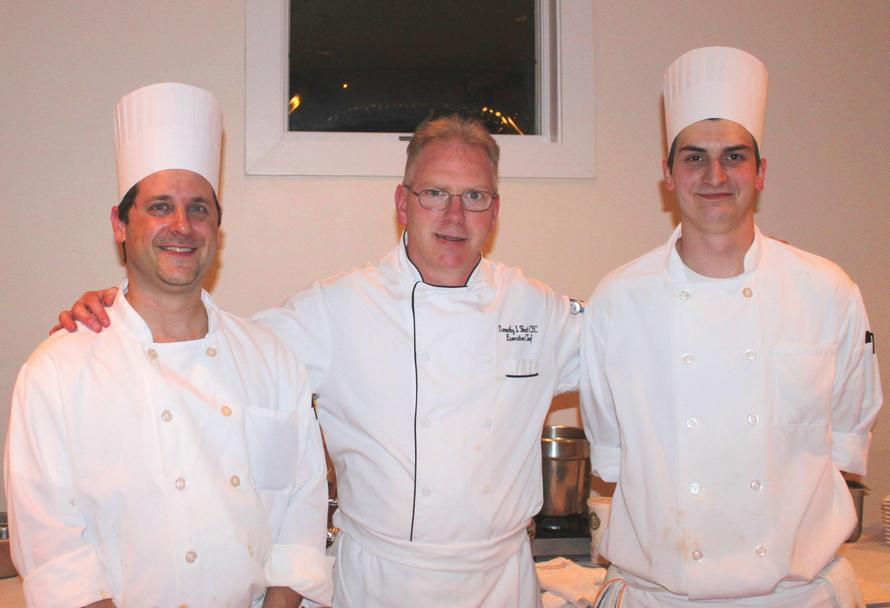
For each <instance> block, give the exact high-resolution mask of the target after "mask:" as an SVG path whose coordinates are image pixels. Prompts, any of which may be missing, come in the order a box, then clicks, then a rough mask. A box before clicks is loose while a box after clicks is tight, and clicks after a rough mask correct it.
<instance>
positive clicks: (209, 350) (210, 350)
mask: <svg viewBox="0 0 890 608" xmlns="http://www.w3.org/2000/svg"><path fill="white" fill-rule="evenodd" d="M204 352H206V353H207V356H208V357H215V356H216V349H215V348H213V347H212V346H208V347H207V350H206V351H204Z"/></svg>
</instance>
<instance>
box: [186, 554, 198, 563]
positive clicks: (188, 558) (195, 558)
mask: <svg viewBox="0 0 890 608" xmlns="http://www.w3.org/2000/svg"><path fill="white" fill-rule="evenodd" d="M185 561H187V562H188V563H190V564H194V563H195V562H196V561H198V554H197V553H195V552H194V551H189V552H188V553H186V554H185Z"/></svg>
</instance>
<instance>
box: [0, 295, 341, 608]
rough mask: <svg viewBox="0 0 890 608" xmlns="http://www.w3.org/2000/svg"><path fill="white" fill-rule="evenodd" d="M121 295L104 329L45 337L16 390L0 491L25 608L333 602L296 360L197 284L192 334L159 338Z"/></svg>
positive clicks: (310, 428) (316, 456) (318, 456)
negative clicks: (199, 302) (198, 306)
mask: <svg viewBox="0 0 890 608" xmlns="http://www.w3.org/2000/svg"><path fill="white" fill-rule="evenodd" d="M125 290H126V283H124V285H123V286H122V287H121V289H120V291H119V292H118V297H117V298H116V300H115V302H114V304H113V306H112V307H111V308H110V309H109V317H110V318H111V326H110V327H109V328H108V329H105V330H104V331H103V332H102V333H101V334H94V333H93V332H90V331H85V330H84V331H79V332H77V333H73V334H67V333H65V332H59V333H57V334H55V335H53V336H52V337H50V338H49V339H48V340H46V341H45V342H44V343H43V344H41V346H40V347H38V349H37V350H36V351H35V352H34V353H33V354H32V355H31V357H30V358H29V359H28V361H27V362H26V363H25V365H24V367H23V368H22V370H21V372H20V374H19V378H18V381H17V383H16V387H15V392H14V395H13V400H12V408H11V416H10V424H9V434H8V437H7V446H6V450H7V452H6V492H7V497H8V499H9V517H10V524H11V529H12V545H11V548H12V556H13V560H14V562H15V565H16V567H17V569H18V571H19V573H20V574H21V575H22V577H23V579H24V593H25V598H26V601H27V602H28V605H29V606H35V607H41V606H47V607H50V606H53V607H55V606H66V607H67V606H82V605H85V604H89V603H91V602H94V601H98V600H100V599H103V598H112V599H113V600H114V602H115V604H116V605H117V606H118V607H119V608H122V607H124V606H138V607H140V608H144V607H147V606H164V607H166V606H180V605H190V606H208V607H209V606H213V607H214V608H215V607H219V606H237V607H239V608H243V607H244V606H250V605H251V604H253V605H254V606H258V605H259V604H260V603H261V601H262V596H263V594H264V592H265V589H266V587H267V586H291V587H293V588H294V589H295V590H296V591H298V592H300V593H302V594H304V595H306V596H308V597H311V598H313V599H317V600H319V601H321V602H325V601H329V598H330V594H331V577H330V564H329V562H328V558H326V557H325V555H324V543H325V540H324V539H325V526H326V524H325V514H326V504H327V489H326V480H325V465H324V456H323V452H322V448H321V436H320V433H319V429H318V423H317V422H316V420H315V418H314V416H313V415H312V410H311V407H310V399H309V396H310V394H309V389H308V383H307V378H306V372H305V369H304V368H303V367H302V365H301V364H300V363H299V362H298V361H297V360H296V359H295V358H294V356H293V354H292V353H291V352H290V351H289V350H288V349H287V348H285V347H284V346H283V345H282V344H281V342H280V341H278V339H277V338H275V336H274V335H273V334H272V333H271V332H269V331H268V330H267V329H265V328H263V327H260V326H258V325H256V324H254V323H251V322H249V321H245V320H243V319H239V318H237V317H235V316H232V315H229V314H227V313H224V312H221V311H219V310H218V309H217V308H216V306H215V305H214V304H213V302H212V300H211V298H210V296H209V295H208V294H207V293H204V294H203V295H202V298H203V303H204V306H205V308H206V310H207V315H208V321H209V331H208V333H207V335H206V336H205V337H203V338H201V339H198V340H192V341H186V342H172V343H155V342H153V340H152V335H151V331H150V330H149V328H148V326H147V325H146V324H145V322H144V321H143V320H142V318H141V317H140V316H139V315H138V314H137V313H136V311H135V310H134V309H133V308H132V307H131V306H130V305H129V303H128V302H127V300H126V298H125V297H123V294H124V292H125Z"/></svg>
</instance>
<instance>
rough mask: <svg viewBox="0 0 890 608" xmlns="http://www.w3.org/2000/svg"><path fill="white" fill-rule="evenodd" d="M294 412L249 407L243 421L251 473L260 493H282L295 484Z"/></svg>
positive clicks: (295, 439)
mask: <svg viewBox="0 0 890 608" xmlns="http://www.w3.org/2000/svg"><path fill="white" fill-rule="evenodd" d="M298 430H299V427H298V423H297V413H296V412H282V411H278V410H271V409H267V408H261V407H248V408H247V412H246V416H245V420H244V433H245V439H246V443H247V456H248V459H249V461H250V474H251V476H252V477H253V481H254V484H255V485H256V487H257V489H259V490H283V489H285V488H287V487H289V486H290V484H292V483H293V482H294V477H295V476H296V472H297V457H298V454H299V445H298V443H297V442H298V433H297V431H298Z"/></svg>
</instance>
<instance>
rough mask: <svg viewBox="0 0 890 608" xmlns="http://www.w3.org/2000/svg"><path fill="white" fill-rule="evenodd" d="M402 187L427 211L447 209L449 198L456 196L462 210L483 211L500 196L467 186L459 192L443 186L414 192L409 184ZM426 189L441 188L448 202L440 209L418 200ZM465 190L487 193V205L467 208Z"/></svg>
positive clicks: (449, 202)
mask: <svg viewBox="0 0 890 608" xmlns="http://www.w3.org/2000/svg"><path fill="white" fill-rule="evenodd" d="M402 187H403V188H404V189H405V190H407V191H408V192H410V193H411V194H413V195H414V196H416V197H417V204H418V205H420V206H421V207H423V208H424V209H426V210H427V211H445V210H446V209H448V205H450V204H451V199H453V198H454V197H455V196H456V197H457V198H459V199H460V206H461V208H462V209H463V210H464V211H469V212H471V213H483V212H485V211H488V210H489V209H491V205H492V204H493V203H494V201H495V199H499V198H501V195H500V194H498V193H497V192H486V191H485V190H478V189H476V188H469V189H467V190H464V191H463V192H461V193H460V194H452V193H451V192H450V191H448V190H446V189H445V188H423V189H422V190H419V191H417V192H415V191H414V190H412V189H411V186H409V185H408V184H402ZM428 190H441V191H442V192H444V193H446V194H447V195H448V202H447V203H446V204H445V206H444V207H442V208H441V209H433V208H430V207H427V206H426V205H424V204H423V203H422V202H420V195H421V194H422V193H423V192H426V191H428ZM467 192H478V193H479V194H487V195H488V196H489V200H488V207H486V208H485V209H468V208H467V204H466V203H465V202H464V194H466V193H467Z"/></svg>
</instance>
